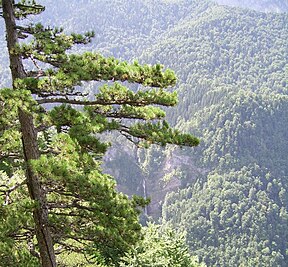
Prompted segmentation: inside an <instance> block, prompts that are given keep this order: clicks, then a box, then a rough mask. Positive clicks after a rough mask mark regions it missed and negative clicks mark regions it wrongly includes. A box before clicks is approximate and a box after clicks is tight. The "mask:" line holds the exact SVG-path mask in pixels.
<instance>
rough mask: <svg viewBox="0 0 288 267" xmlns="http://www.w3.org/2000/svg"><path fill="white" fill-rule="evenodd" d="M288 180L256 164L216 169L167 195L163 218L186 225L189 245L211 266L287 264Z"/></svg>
mask: <svg viewBox="0 0 288 267" xmlns="http://www.w3.org/2000/svg"><path fill="white" fill-rule="evenodd" d="M286 181H287V177H283V178H282V179H281V178H279V177H273V176H272V175H271V174H270V173H269V172H267V171H264V170H261V169H260V167H259V166H257V165H256V166H248V167H243V168H242V169H241V170H239V171H231V172H229V173H217V172H214V173H211V174H209V176H208V178H207V182H206V183H204V185H203V187H200V186H199V184H195V185H194V188H189V189H185V190H181V191H179V192H178V193H171V194H170V195H168V196H167V197H166V202H165V204H164V207H163V211H164V213H163V218H164V220H165V221H168V222H170V223H172V224H173V225H177V226H179V225H180V226H182V227H184V228H185V229H186V230H187V232H188V240H189V241H188V244H189V246H190V248H191V250H192V251H194V252H195V253H196V254H197V255H198V256H199V257H200V259H201V260H204V261H205V262H206V263H207V264H208V266H239V265H240V266H242V265H243V266H283V267H284V266H286V262H287V256H286V248H287V241H288V236H287V233H288V229H287V225H288V221H287V220H288V216H287V201H286V199H285V197H284V196H285V195H286V194H287V182H286ZM175 215H176V216H175Z"/></svg>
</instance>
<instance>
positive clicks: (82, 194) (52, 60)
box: [0, 0, 199, 267]
mask: <svg viewBox="0 0 288 267" xmlns="http://www.w3.org/2000/svg"><path fill="white" fill-rule="evenodd" d="M0 4H1V16H3V18H4V21H5V25H6V39H7V47H8V53H9V59H10V69H11V74H12V87H11V88H3V89H1V90H0V132H1V133H0V171H1V172H0V197H1V201H2V203H1V206H0V220H1V222H0V258H1V262H2V264H4V266H39V265H40V264H41V266H45V267H54V266H57V261H58V255H61V253H64V252H66V253H67V252H76V253H80V254H82V255H84V256H85V257H87V260H88V261H95V262H103V263H105V264H108V263H111V264H115V265H116V266H117V263H118V260H119V258H120V257H121V256H122V255H123V254H124V253H125V252H126V251H128V250H129V248H130V247H131V245H133V244H134V243H135V242H136V241H137V240H139V238H141V232H140V230H141V229H140V225H139V223H138V215H139V210H138V208H139V207H141V206H144V205H145V204H146V203H147V202H146V201H145V200H144V199H142V198H138V197H134V198H132V199H128V197H127V196H125V195H124V194H121V193H119V192H117V191H116V189H115V182H114V180H113V179H112V177H110V176H108V175H106V174H103V173H102V171H101V168H100V164H101V156H102V155H103V153H105V151H106V149H107V148H108V146H109V144H107V143H103V142H101V141H100V140H99V135H100V134H101V133H105V132H107V131H117V132H119V133H120V134H122V135H123V136H125V137H126V138H127V139H128V140H130V141H132V142H133V143H135V144H136V145H139V146H140V145H144V146H147V145H149V144H159V145H162V146H164V145H166V144H176V145H180V146H195V145H197V144H198V142H199V141H198V139H197V138H195V137H194V136H191V135H190V134H182V133H180V132H179V131H177V130H176V129H173V128H171V127H170V126H169V125H168V123H167V122H165V121H164V117H165V112H164V111H163V110H162V109H161V106H174V105H176V104H177V95H176V93H175V92H169V91H168V90H166V88H168V87H171V86H174V85H175V82H176V77H175V75H174V73H173V71H171V70H165V71H164V70H163V66H162V65H160V64H157V65H155V66H150V65H140V64H139V63H137V62H134V63H132V64H129V63H127V62H121V61H119V60H117V59H115V58H113V57H110V58H106V57H103V56H102V55H100V54H97V53H91V52H86V53H83V54H73V53H71V51H70V50H71V48H72V47H73V46H74V45H79V44H87V43H89V42H90V41H91V39H92V37H93V35H94V34H93V32H87V33H85V34H84V35H80V34H74V33H72V34H66V33H65V32H64V30H63V29H62V28H52V27H45V26H43V25H42V24H40V23H37V24H28V25H26V24H25V19H26V18H27V17H29V16H31V15H37V14H39V13H41V12H43V11H44V9H45V8H44V7H43V6H41V5H39V4H37V3H36V2H35V1H34V0H32V1H29V0H21V1H14V0H2V1H1V2H0ZM20 41H21V42H20ZM92 81H94V82H95V81H96V82H99V86H98V87H97V92H96V93H95V95H94V98H93V99H91V98H88V96H87V95H86V94H85V93H84V90H83V87H85V85H86V83H87V82H92ZM104 82H107V84H104ZM129 83H131V84H132V83H135V84H138V85H139V86H138V87H139V89H137V90H130V89H128V88H127V85H128V84H129ZM103 84H104V85H103ZM145 88H146V89H145Z"/></svg>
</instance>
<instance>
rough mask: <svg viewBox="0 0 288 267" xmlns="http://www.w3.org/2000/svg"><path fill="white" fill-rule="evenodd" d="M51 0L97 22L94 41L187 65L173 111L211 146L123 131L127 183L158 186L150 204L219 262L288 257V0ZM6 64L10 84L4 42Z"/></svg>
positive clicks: (80, 22)
mask: <svg viewBox="0 0 288 267" xmlns="http://www.w3.org/2000/svg"><path fill="white" fill-rule="evenodd" d="M42 2H43V4H45V5H46V12H44V13H43V14H42V15H41V16H42V19H43V20H45V21H46V22H47V23H48V24H52V25H55V24H57V25H61V26H64V27H65V29H66V31H67V32H71V31H82V32H83V31H85V30H91V29H95V39H94V41H92V42H91V43H90V44H89V45H88V48H89V49H91V50H94V51H100V52H102V53H103V54H104V55H107V56H110V55H113V56H116V57H120V58H122V59H125V60H130V61H131V62H132V61H133V60H134V59H136V58H137V59H139V62H140V63H144V62H147V63H150V64H154V63H158V62H161V63H163V64H165V66H167V67H169V68H171V69H173V70H174V71H175V73H176V75H177V77H178V82H177V85H176V89H177V93H178V96H179V105H178V106H177V108H176V109H173V110H172V109H169V108H168V109H167V110H166V112H167V115H168V120H169V122H170V123H172V125H175V126H177V127H178V128H179V129H181V130H183V131H189V132H191V133H193V134H195V135H197V136H199V137H200V138H201V143H200V146H199V147H198V148H197V149H195V150H194V149H193V150H192V149H188V148H185V149H182V150H179V149H175V148H173V147H168V148H166V149H164V150H163V149H159V148H157V147H153V146H152V147H150V148H149V149H148V150H147V151H144V150H142V149H135V148H133V146H132V145H131V144H130V143H125V146H123V144H124V141H123V140H122V139H121V138H119V137H117V138H116V139H117V141H118V142H119V144H118V145H117V144H116V145H114V146H113V147H112V148H111V149H110V150H109V151H108V153H107V155H106V162H105V164H104V167H105V170H106V171H107V172H109V173H111V174H113V175H114V176H116V177H117V180H118V188H119V189H121V190H122V191H124V192H126V193H129V194H134V193H138V194H142V195H145V196H151V198H152V202H151V204H150V206H148V208H147V209H146V215H147V216H148V217H149V216H153V217H154V219H156V220H159V221H161V222H163V223H164V224H168V225H172V226H173V227H175V228H179V227H181V228H182V229H184V230H185V231H186V232H187V243H188V244H189V247H190V250H191V252H192V253H194V255H198V256H199V257H200V259H201V260H204V261H205V262H206V264H207V265H208V266H251V267H252V266H283V267H285V266H287V264H288V259H287V255H286V251H287V249H288V248H287V245H288V243H287V242H288V236H287V233H288V229H287V225H288V222H287V218H288V215H287V214H288V207H287V203H288V200H287V190H288V188H287V187H288V184H287V181H288V164H287V152H288V129H287V125H288V103H287V92H288V90H287V89H288V87H287V77H288V73H287V70H288V66H287V64H288V62H287V61H288V60H287V59H288V50H287V40H288V15H287V1H286V0H282V1H268V0H267V1H260V0H259V1H257V0H255V1H241V2H240V1H236V0H235V1H232V0H230V1H224V0H219V1H218V3H219V4H221V5H219V4H216V3H215V1H213V2H212V1H206V0H193V1H188V0H179V1H177V0H175V1H164V0H163V1H148V0H147V1H139V0H133V1H128V0H118V1H109V2H108V1H61V4H59V5H57V6H56V5H55V3H54V1H52V0H45V1H44V0H43V1H41V3H42ZM78 3H81V5H80V4H79V6H78ZM222 4H225V5H228V6H225V5H222ZM76 6H77V8H75V7H76ZM231 6H233V7H231ZM236 6H237V7H236ZM239 7H241V8H239ZM243 8H244V9H243ZM259 11H260V12H259ZM263 11H265V13H264V12H263ZM0 45H1V47H4V46H5V41H4V39H2V40H0ZM3 49H4V48H3ZM79 49H80V50H79V51H81V48H79ZM0 69H1V78H0V79H1V80H0V83H2V84H5V83H6V81H7V80H8V79H9V78H8V76H9V75H8V68H7V60H6V58H5V55H4V54H1V55H0ZM2 73H3V75H2ZM6 73H7V74H6ZM90 89H91V90H92V91H93V90H94V89H93V86H91V88H90ZM112 139H115V136H108V137H107V140H108V141H109V140H112Z"/></svg>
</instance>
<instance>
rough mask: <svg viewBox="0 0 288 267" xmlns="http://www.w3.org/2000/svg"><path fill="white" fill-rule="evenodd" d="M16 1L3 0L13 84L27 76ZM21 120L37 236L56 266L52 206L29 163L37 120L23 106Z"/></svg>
mask: <svg viewBox="0 0 288 267" xmlns="http://www.w3.org/2000/svg"><path fill="white" fill-rule="evenodd" d="M13 2H14V1H13V0H3V1H2V5H3V15H4V20H5V24H6V39H7V46H8V51H9V58H10V69H11V72H12V80H13V83H14V81H15V79H17V78H24V77H25V75H26V74H25V71H24V67H23V63H22V60H21V58H20V57H19V56H18V55H17V54H15V53H11V51H13V48H14V47H15V46H16V44H17V43H18V37H17V31H16V23H15V16H14V9H13ZM19 122H20V125H21V133H22V144H23V151H24V159H25V162H26V176H27V186H28V189H29V193H30V197H31V199H33V200H35V201H36V202H37V203H38V205H37V207H36V208H35V209H34V211H33V218H34V222H35V230H36V237H37V241H38V246H39V251H40V258H41V264H42V267H55V266H56V259H55V253H54V248H53V241H52V237H51V232H50V230H49V226H48V209H47V205H46V196H45V193H44V192H43V190H42V188H41V183H40V181H39V179H38V177H37V175H35V174H34V173H33V171H32V169H31V167H30V165H29V161H30V160H33V159H38V158H39V156H40V153H39V148H38V144H37V131H36V129H35V126H34V123H33V117H32V115H31V114H29V113H28V112H26V111H23V110H21V109H19Z"/></svg>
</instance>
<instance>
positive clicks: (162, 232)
mask: <svg viewBox="0 0 288 267" xmlns="http://www.w3.org/2000/svg"><path fill="white" fill-rule="evenodd" d="M142 231H143V233H144V239H143V240H142V241H141V242H140V243H139V244H137V245H136V246H134V248H133V250H132V252H131V253H130V254H128V255H126V257H123V258H122V261H123V262H122V263H121V264H120V266H122V267H124V266H130V267H132V266H143V267H144V266H147V267H148V266H155V267H156V266H159V267H160V266H161V267H170V266H171V267H172V266H173V267H201V266H202V267H204V266H205V265H204V264H200V263H199V262H198V259H197V258H196V257H192V256H191V255H190V254H189V251H188V247H187V245H186V244H185V235H184V234H183V233H180V232H175V231H173V230H172V229H171V228H169V227H160V226H158V225H153V224H149V225H148V227H145V228H144V229H143V230H142Z"/></svg>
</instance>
